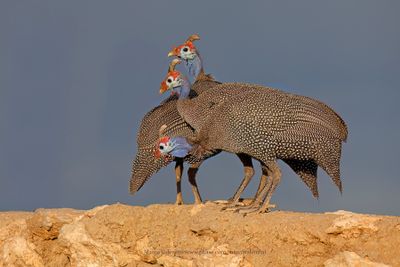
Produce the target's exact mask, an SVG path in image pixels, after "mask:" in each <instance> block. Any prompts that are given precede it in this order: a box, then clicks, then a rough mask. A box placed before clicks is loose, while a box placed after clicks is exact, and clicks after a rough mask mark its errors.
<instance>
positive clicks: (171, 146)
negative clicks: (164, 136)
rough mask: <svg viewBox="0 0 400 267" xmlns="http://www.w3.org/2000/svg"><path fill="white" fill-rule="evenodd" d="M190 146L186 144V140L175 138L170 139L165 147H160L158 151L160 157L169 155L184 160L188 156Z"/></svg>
mask: <svg viewBox="0 0 400 267" xmlns="http://www.w3.org/2000/svg"><path fill="white" fill-rule="evenodd" d="M191 149H192V146H191V145H190V144H189V143H188V142H187V140H186V138H184V137H181V136H177V137H172V138H170V140H169V141H168V144H167V145H164V144H162V145H160V147H159V150H160V152H161V154H162V155H171V156H174V157H177V158H184V157H186V156H187V155H188V154H189V151H190V150H191Z"/></svg>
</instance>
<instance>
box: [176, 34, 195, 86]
mask: <svg viewBox="0 0 400 267" xmlns="http://www.w3.org/2000/svg"><path fill="white" fill-rule="evenodd" d="M196 40H200V37H199V36H198V35H197V34H193V35H191V36H189V38H188V39H187V40H186V42H184V43H183V44H181V45H179V46H177V47H174V48H173V49H172V50H171V51H170V52H169V53H168V56H169V57H172V56H175V57H178V58H180V59H182V60H183V61H184V63H185V66H186V68H187V70H188V72H189V75H190V78H191V79H192V80H196V78H197V75H199V73H200V71H201V70H202V68H203V66H202V60H201V58H200V54H199V52H198V50H197V48H196V46H195V45H194V44H193V42H194V41H196Z"/></svg>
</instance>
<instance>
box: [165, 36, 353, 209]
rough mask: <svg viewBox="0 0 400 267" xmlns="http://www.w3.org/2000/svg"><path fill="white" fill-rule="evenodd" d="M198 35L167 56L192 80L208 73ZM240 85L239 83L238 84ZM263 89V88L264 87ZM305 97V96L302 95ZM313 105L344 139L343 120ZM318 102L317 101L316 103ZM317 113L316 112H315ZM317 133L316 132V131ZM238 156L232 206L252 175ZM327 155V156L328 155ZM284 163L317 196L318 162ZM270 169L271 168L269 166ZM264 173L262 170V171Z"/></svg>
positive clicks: (246, 160)
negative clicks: (240, 171)
mask: <svg viewBox="0 0 400 267" xmlns="http://www.w3.org/2000/svg"><path fill="white" fill-rule="evenodd" d="M199 39H200V37H199V36H198V35H196V34H195V35H191V36H190V37H189V38H188V39H187V40H186V42H184V43H183V44H181V45H179V46H177V47H175V48H173V49H172V50H171V51H170V52H169V54H168V56H176V57H178V58H180V59H182V60H183V62H184V63H185V66H186V67H187V69H188V72H189V75H190V76H191V79H192V80H195V81H196V82H197V81H199V80H200V81H201V80H202V79H204V78H206V77H207V76H208V75H205V74H204V69H203V64H202V59H201V56H200V54H199V52H198V49H197V48H196V46H195V45H194V44H193V42H194V41H195V40H199ZM238 85H240V84H238ZM242 85H244V87H248V85H246V84H242ZM264 89H265V88H264ZM304 98H306V97H304ZM312 101H313V102H314V104H316V105H315V106H316V107H314V108H315V109H317V111H315V110H313V111H312V112H314V113H318V111H319V110H320V111H319V112H325V113H326V114H330V115H331V116H330V118H329V119H328V123H331V124H332V126H333V127H334V128H335V129H334V130H335V131H336V132H338V133H340V134H341V136H342V140H343V141H344V140H345V139H346V137H347V126H346V125H345V123H344V121H343V120H342V119H341V118H340V117H339V116H338V115H337V114H336V113H335V112H334V111H333V110H332V109H330V108H329V107H328V106H326V105H325V104H324V103H321V102H318V101H316V100H312ZM317 102H318V103H317ZM317 115H318V114H317ZM315 130H321V128H319V129H318V128H316V129H315ZM317 134H318V132H317ZM238 156H239V158H240V159H241V161H242V163H243V164H244V166H245V178H244V179H243V181H242V183H241V185H240V186H239V188H238V190H237V191H236V193H235V194H234V196H233V197H232V198H231V200H232V204H233V205H232V206H234V204H235V203H237V200H238V199H239V197H240V195H241V193H242V192H243V191H244V189H245V188H246V186H247V185H248V183H249V181H250V179H251V178H252V176H253V175H254V169H253V165H252V161H251V157H249V156H248V155H246V154H238ZM328 157H329V156H328ZM281 160H282V161H284V162H285V163H286V164H288V165H289V166H290V167H291V168H292V170H293V171H294V172H295V173H296V174H297V175H298V176H299V177H300V178H301V179H302V180H303V182H304V183H305V184H306V186H307V187H309V189H310V191H311V192H312V194H313V196H314V197H315V198H318V196H319V194H318V185H317V169H318V164H317V163H316V162H315V160H312V159H307V160H303V159H296V158H281ZM271 169H273V168H272V167H271ZM263 173H264V172H263ZM266 181H267V177H266V176H265V175H262V177H261V179H260V185H259V187H258V190H257V193H256V196H257V195H258V193H260V191H261V189H262V187H263V186H264V185H265V183H266Z"/></svg>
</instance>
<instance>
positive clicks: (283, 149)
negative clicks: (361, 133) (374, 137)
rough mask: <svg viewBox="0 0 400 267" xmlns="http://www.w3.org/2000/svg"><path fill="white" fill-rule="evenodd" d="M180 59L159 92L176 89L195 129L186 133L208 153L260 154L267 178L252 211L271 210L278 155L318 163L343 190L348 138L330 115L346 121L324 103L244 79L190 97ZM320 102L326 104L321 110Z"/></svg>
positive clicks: (277, 178) (181, 109)
mask: <svg viewBox="0 0 400 267" xmlns="http://www.w3.org/2000/svg"><path fill="white" fill-rule="evenodd" d="M179 62H180V61H179V60H173V61H172V63H171V66H170V71H169V72H168V75H167V78H165V80H164V81H163V82H162V83H161V87H160V92H165V91H166V90H172V89H174V90H175V91H176V92H177V94H178V95H179V99H178V102H177V108H178V112H179V114H180V115H181V116H182V118H183V119H184V120H185V121H186V122H187V123H188V124H189V125H190V126H191V127H193V128H194V130H195V133H196V134H195V137H193V138H185V139H186V142H188V143H189V144H190V145H192V146H194V145H196V146H200V147H201V148H202V150H203V151H205V152H206V153H208V152H211V151H214V150H222V151H227V152H230V153H235V154H246V155H248V156H250V157H252V158H255V159H257V160H258V161H259V162H260V163H261V166H262V170H263V174H264V175H265V176H266V177H269V179H268V181H267V182H266V183H265V185H264V186H263V187H262V188H260V192H259V194H257V196H256V201H255V202H253V205H252V206H251V207H250V209H249V211H254V210H258V211H260V212H265V211H267V209H268V207H269V201H270V198H271V196H272V194H273V192H274V190H275V189H276V187H277V185H278V184H279V181H280V178H281V172H280V170H279V167H278V165H277V164H276V160H277V159H283V160H298V161H304V162H307V161H312V162H315V164H316V165H317V166H318V165H319V166H321V167H322V168H323V169H324V170H325V171H326V172H327V173H328V175H329V176H330V177H331V178H332V180H333V181H334V183H335V184H336V186H337V187H338V188H339V190H340V191H341V190H342V186H341V180H340V170H339V164H340V154H341V143H342V141H343V139H344V137H343V134H342V133H341V132H340V131H339V132H338V131H337V129H336V128H337V127H336V125H333V126H332V125H331V124H330V123H331V121H330V120H332V117H334V119H333V121H334V122H337V121H339V122H338V123H341V122H342V121H341V119H340V120H339V119H336V117H335V116H337V114H336V113H335V112H333V111H332V110H331V109H329V108H327V106H326V105H325V104H323V103H321V102H319V101H316V100H313V99H311V98H308V97H303V96H298V95H294V94H288V93H285V92H282V91H280V90H277V89H272V88H267V87H263V86H257V85H251V84H243V83H225V84H221V85H217V86H216V87H215V88H214V89H213V90H209V91H206V92H204V93H202V94H201V95H199V96H197V97H195V98H193V99H189V98H188V96H189V92H190V83H189V80H188V79H187V78H186V77H185V76H183V75H181V73H180V72H177V71H175V70H174V67H175V65H176V64H178V63H179ZM237 103H240V105H238V104H237ZM321 106H322V107H325V110H323V111H322V112H321ZM346 135H347V132H346ZM172 151H173V150H171V151H170V152H169V153H172ZM260 202H262V205H260Z"/></svg>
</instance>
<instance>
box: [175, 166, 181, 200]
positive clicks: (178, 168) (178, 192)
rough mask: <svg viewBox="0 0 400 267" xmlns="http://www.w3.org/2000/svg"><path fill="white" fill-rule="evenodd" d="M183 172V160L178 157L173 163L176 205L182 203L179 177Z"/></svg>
mask: <svg viewBox="0 0 400 267" xmlns="http://www.w3.org/2000/svg"><path fill="white" fill-rule="evenodd" d="M182 172H183V160H181V159H178V160H177V161H176V164H175V177H176V201H175V204H176V205H182V204H183V198H182V190H181V179H182Z"/></svg>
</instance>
